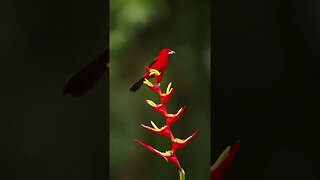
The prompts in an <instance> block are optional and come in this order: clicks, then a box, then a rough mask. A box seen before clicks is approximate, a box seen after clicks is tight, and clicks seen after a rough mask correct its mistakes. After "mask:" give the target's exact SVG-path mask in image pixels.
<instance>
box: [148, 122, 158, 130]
mask: <svg viewBox="0 0 320 180" xmlns="http://www.w3.org/2000/svg"><path fill="white" fill-rule="evenodd" d="M150 123H151V125H152V126H153V128H154V129H155V130H159V128H158V126H157V125H156V124H155V123H154V122H153V121H150Z"/></svg>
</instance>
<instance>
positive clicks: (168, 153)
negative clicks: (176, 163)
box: [163, 150, 173, 156]
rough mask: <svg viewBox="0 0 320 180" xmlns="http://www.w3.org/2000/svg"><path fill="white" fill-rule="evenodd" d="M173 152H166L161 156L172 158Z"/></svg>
mask: <svg viewBox="0 0 320 180" xmlns="http://www.w3.org/2000/svg"><path fill="white" fill-rule="evenodd" d="M172 155H173V152H172V151H171V150H168V151H166V152H165V153H163V156H172Z"/></svg>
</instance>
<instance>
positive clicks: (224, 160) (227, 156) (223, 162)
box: [210, 140, 240, 180]
mask: <svg viewBox="0 0 320 180" xmlns="http://www.w3.org/2000/svg"><path fill="white" fill-rule="evenodd" d="M239 148H240V141H239V140H238V141H237V142H236V144H235V145H234V146H233V148H232V149H231V150H230V146H229V147H227V148H226V149H225V150H224V151H223V152H222V153H221V155H220V156H219V158H218V160H217V161H216V162H215V163H214V164H213V165H212V166H211V177H210V179H211V180H220V179H221V178H222V176H223V175H224V173H225V172H226V171H227V169H228V167H229V166H230V164H231V162H232V160H233V159H234V157H235V155H236V154H237V152H238V151H239Z"/></svg>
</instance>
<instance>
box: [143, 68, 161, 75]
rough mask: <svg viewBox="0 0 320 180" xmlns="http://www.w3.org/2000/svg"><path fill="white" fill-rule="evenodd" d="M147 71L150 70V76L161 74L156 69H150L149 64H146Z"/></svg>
mask: <svg viewBox="0 0 320 180" xmlns="http://www.w3.org/2000/svg"><path fill="white" fill-rule="evenodd" d="M145 67H146V69H147V71H148V72H149V76H151V75H155V76H160V74H161V73H160V72H159V71H158V70H156V69H150V68H149V67H148V66H145Z"/></svg>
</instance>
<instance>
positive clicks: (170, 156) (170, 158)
mask: <svg viewBox="0 0 320 180" xmlns="http://www.w3.org/2000/svg"><path fill="white" fill-rule="evenodd" d="M136 142H137V143H138V144H140V145H141V146H142V147H145V148H146V149H148V150H149V151H151V152H152V153H154V154H155V155H157V156H159V157H161V158H163V159H164V160H166V161H167V162H171V163H173V164H175V165H176V166H177V168H178V170H179V171H183V169H182V167H181V165H180V163H179V160H178V158H177V156H176V153H174V152H172V151H170V150H169V151H166V152H160V151H158V150H156V149H155V148H153V147H152V146H149V145H147V144H144V143H142V142H140V141H138V140H136Z"/></svg>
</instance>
